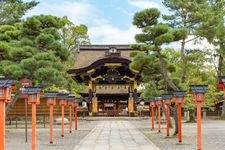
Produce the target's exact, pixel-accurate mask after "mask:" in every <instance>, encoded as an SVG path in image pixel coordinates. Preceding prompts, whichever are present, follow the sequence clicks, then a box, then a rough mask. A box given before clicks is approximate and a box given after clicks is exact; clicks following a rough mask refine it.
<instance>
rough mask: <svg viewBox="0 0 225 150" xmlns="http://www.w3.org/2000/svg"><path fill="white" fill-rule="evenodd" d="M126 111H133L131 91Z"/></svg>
mask: <svg viewBox="0 0 225 150" xmlns="http://www.w3.org/2000/svg"><path fill="white" fill-rule="evenodd" d="M128 112H129V113H132V112H134V98H133V97H132V93H130V97H129V100H128Z"/></svg>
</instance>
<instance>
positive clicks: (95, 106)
mask: <svg viewBox="0 0 225 150" xmlns="http://www.w3.org/2000/svg"><path fill="white" fill-rule="evenodd" d="M97 112H98V99H97V97H96V93H94V97H93V98H92V113H93V114H96V113H97Z"/></svg>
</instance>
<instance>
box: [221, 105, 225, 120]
mask: <svg viewBox="0 0 225 150" xmlns="http://www.w3.org/2000/svg"><path fill="white" fill-rule="evenodd" d="M221 117H222V118H225V101H223V106H222V113H221Z"/></svg>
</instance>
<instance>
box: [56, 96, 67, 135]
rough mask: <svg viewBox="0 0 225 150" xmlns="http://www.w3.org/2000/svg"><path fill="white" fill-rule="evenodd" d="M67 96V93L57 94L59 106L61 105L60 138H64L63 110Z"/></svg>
mask: <svg viewBox="0 0 225 150" xmlns="http://www.w3.org/2000/svg"><path fill="white" fill-rule="evenodd" d="M68 96H69V94H68V93H58V96H57V97H58V98H59V99H60V102H59V104H60V105H61V117H62V120H61V137H64V116H65V115H64V109H65V106H66V105H67V99H68Z"/></svg>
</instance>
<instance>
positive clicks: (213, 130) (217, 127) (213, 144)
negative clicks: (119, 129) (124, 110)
mask: <svg viewBox="0 0 225 150" xmlns="http://www.w3.org/2000/svg"><path fill="white" fill-rule="evenodd" d="M133 123H134V124H135V125H136V126H137V127H138V128H139V129H140V130H141V131H142V133H144V135H145V136H147V137H148V138H149V139H150V140H151V141H152V142H153V143H155V144H156V145H157V146H158V147H159V148H160V149H161V150H196V149H197V137H196V136H197V127H196V125H197V124H196V123H182V128H183V129H182V131H183V141H182V144H180V143H178V140H177V136H170V137H166V126H165V124H163V125H162V130H161V133H157V127H158V126H157V124H155V130H153V131H151V129H150V126H151V124H150V119H149V118H148V119H143V120H142V121H134V122H133ZM170 133H173V130H171V132H170ZM224 140H225V121H224V120H205V121H203V122H202V146H203V148H202V149H203V150H223V149H225V142H224Z"/></svg>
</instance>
